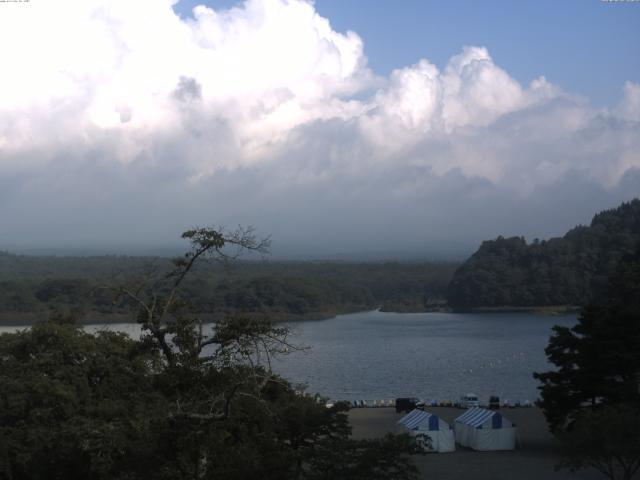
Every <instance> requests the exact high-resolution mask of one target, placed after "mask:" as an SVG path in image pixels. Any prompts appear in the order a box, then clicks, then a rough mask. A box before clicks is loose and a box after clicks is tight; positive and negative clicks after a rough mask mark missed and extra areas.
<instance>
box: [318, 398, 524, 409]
mask: <svg viewBox="0 0 640 480" xmlns="http://www.w3.org/2000/svg"><path fill="white" fill-rule="evenodd" d="M346 402H347V403H348V404H349V407H351V408H383V407H393V406H395V400H394V399H386V400H347V401H346ZM336 403H337V401H329V402H327V404H326V405H327V407H333V406H334V405H335V404H336ZM425 405H428V406H430V407H453V408H462V406H461V405H460V403H459V402H457V401H456V402H452V401H451V400H440V401H436V400H432V401H431V402H429V403H427V402H425ZM484 406H486V405H484ZM532 406H533V403H532V402H531V401H529V400H524V401H522V402H521V401H520V400H516V401H515V402H510V401H509V400H503V401H502V402H501V403H500V407H502V408H521V407H525V408H528V407H532ZM500 407H498V408H500ZM493 408H496V407H493Z"/></svg>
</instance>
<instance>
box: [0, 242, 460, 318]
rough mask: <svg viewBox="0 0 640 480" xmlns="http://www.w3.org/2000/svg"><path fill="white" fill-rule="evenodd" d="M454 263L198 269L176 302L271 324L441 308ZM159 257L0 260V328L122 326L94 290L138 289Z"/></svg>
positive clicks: (124, 306) (103, 293)
mask: <svg viewBox="0 0 640 480" xmlns="http://www.w3.org/2000/svg"><path fill="white" fill-rule="evenodd" d="M457 266H458V265H457V264H454V263H431V262H419V263H382V262H381V263H374V262H371V263H349V262H269V261H242V262H236V263H234V264H233V265H232V266H231V267H230V268H225V267H224V266H222V265H220V264H217V263H212V264H207V265H201V266H199V267H198V268H197V269H196V270H195V271H194V272H193V274H192V276H191V277H190V278H189V279H188V281H186V282H185V285H184V288H183V291H182V292H181V293H182V298H185V299H186V300H187V301H188V302H189V304H190V307H191V308H192V309H193V310H194V311H196V312H198V313H199V314H204V315H213V316H220V315H224V314H226V313H235V312H243V313H250V314H254V315H258V316H263V317H268V318H270V319H275V320H289V319H300V318H321V317H327V316H332V315H335V314H337V313H345V312H350V311H355V310H365V309H369V308H375V307H382V308H383V309H385V310H388V311H424V310H427V309H430V308H437V307H439V306H441V305H442V303H443V302H444V300H445V297H446V289H447V285H448V283H449V281H450V279H451V277H452V275H453V272H454V271H455V269H456V267H457ZM171 267H172V263H171V260H170V259H169V258H163V257H127V256H98V257H31V256H23V255H12V254H8V253H0V324H2V323H4V324H20V323H31V322H33V321H35V320H37V319H38V318H42V317H43V316H46V315H48V313H49V312H51V311H53V310H55V311H63V312H70V313H73V314H74V315H76V316H77V317H79V318H81V319H82V321H85V322H93V321H97V322H103V321H123V320H127V319H129V313H130V311H131V309H130V305H129V304H128V303H127V301H126V300H123V299H118V300H117V301H116V302H114V295H113V293H112V292H111V291H109V290H108V289H101V288H98V287H102V286H106V287H109V286H119V285H123V284H130V285H132V284H141V283H144V282H145V281H146V280H145V279H146V278H148V277H149V275H150V273H151V272H155V275H156V276H157V275H158V274H160V275H161V274H162V272H167V271H169V270H170V269H171Z"/></svg>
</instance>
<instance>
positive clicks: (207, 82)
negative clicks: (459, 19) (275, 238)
mask: <svg viewBox="0 0 640 480" xmlns="http://www.w3.org/2000/svg"><path fill="white" fill-rule="evenodd" d="M174 4H175V2H174V1H170V0H136V1H134V2H132V1H126V0H59V1H55V2H53V1H49V0H32V1H31V2H29V3H26V4H24V3H23V4H18V3H15V4H13V3H7V4H5V5H3V7H2V12H1V15H0V58H1V59H2V75H0V187H2V188H1V190H2V193H0V213H2V214H4V215H5V217H7V221H6V222H5V224H4V225H5V226H4V230H3V231H0V242H1V241H2V240H3V238H19V237H20V235H21V233H20V232H23V233H22V234H26V233H25V232H31V230H30V229H31V228H32V227H31V226H29V225H33V224H34V219H36V218H40V219H42V218H43V217H47V221H59V220H60V218H59V216H60V215H68V216H69V217H68V218H67V219H66V220H65V221H66V222H67V223H68V224H69V225H72V224H74V221H75V220H73V218H82V219H83V220H82V222H84V223H87V222H88V224H92V223H91V222H92V221H93V220H91V219H93V216H92V213H95V212H102V214H103V215H107V216H110V215H111V213H110V212H109V209H110V208H116V205H118V208H122V202H124V204H128V205H132V206H133V207H132V208H133V209H134V210H136V209H137V210H136V211H137V212H138V213H137V214H134V215H133V217H132V218H131V220H130V224H131V225H147V223H145V222H140V221H139V218H141V217H144V216H145V213H144V212H146V211H147V210H146V209H148V208H154V207H153V206H156V207H157V208H158V209H160V210H164V211H171V212H173V213H174V214H175V216H176V218H179V219H183V220H184V221H185V222H186V221H190V222H191V221H192V222H198V221H199V219H202V218H203V217H205V216H206V215H216V216H218V217H222V218H231V219H233V218H235V216H237V215H240V216H241V217H242V215H244V213H246V212H258V213H255V214H254V215H257V217H255V216H253V217H252V215H251V214H250V213H247V215H248V217H250V218H252V219H258V220H260V219H261V218H262V219H264V220H265V222H266V223H269V222H270V221H273V222H274V223H276V224H283V225H284V224H285V223H286V222H284V221H283V220H282V218H289V217H288V214H287V212H289V214H290V218H292V219H295V221H294V223H295V224H296V225H298V226H299V227H300V228H306V229H310V231H313V229H314V228H315V229H318V230H322V229H324V228H325V227H324V226H323V225H330V224H332V222H334V221H338V220H335V219H336V218H338V219H339V221H340V222H342V223H341V225H350V224H353V223H354V219H358V221H359V222H360V221H362V222H364V221H365V220H364V219H366V221H368V222H370V223H369V224H367V225H369V227H367V226H365V225H364V224H360V226H359V229H360V230H361V231H369V232H371V231H375V230H376V228H377V227H373V226H371V225H378V223H379V220H378V216H377V215H376V214H374V213H371V211H370V209H371V208H372V205H378V207H376V208H375V211H376V212H380V213H381V212H385V214H386V215H388V216H391V217H394V219H395V222H396V227H397V228H407V229H409V230H412V229H413V230H416V231H418V230H419V231H420V232H422V233H421V235H423V236H424V235H426V233H425V231H424V230H420V229H419V227H416V224H417V223H416V218H412V217H411V215H406V212H421V213H415V214H416V215H418V217H420V216H421V215H422V217H421V218H423V219H430V220H431V221H436V219H438V221H440V222H444V224H446V220H445V219H446V217H447V216H446V215H439V214H436V213H435V211H436V209H438V208H441V205H458V207H456V208H458V209H459V211H460V212H462V211H464V210H465V208H467V209H468V210H469V211H470V212H471V211H473V212H475V213H474V215H477V214H478V212H477V211H476V210H475V208H476V205H482V204H483V202H485V203H484V204H485V205H490V204H491V205H495V204H496V203H497V202H499V201H504V202H506V203H509V202H510V200H508V199H511V200H513V199H517V201H515V200H514V201H512V202H511V203H513V205H522V202H529V203H527V205H541V204H546V203H545V202H546V200H545V202H543V201H542V196H543V195H544V196H545V198H547V197H549V198H550V193H549V192H551V191H553V192H556V193H557V192H560V191H572V192H578V190H580V189H575V190H574V189H571V188H568V187H567V183H566V182H567V179H577V180H576V181H578V183H580V185H582V187H581V188H582V189H583V190H580V191H581V192H594V191H596V190H597V191H598V192H600V193H598V195H599V196H598V195H595V194H587V193H585V195H586V196H587V197H589V195H590V198H600V199H602V198H605V197H606V198H608V199H610V200H611V202H613V201H614V199H615V200H616V201H617V200H619V199H624V198H627V197H628V196H629V195H635V194H638V193H640V192H638V187H637V186H636V187H634V186H633V185H634V183H633V182H632V181H630V180H629V179H630V178H636V177H635V176H634V175H636V172H637V171H638V170H639V169H640V154H639V152H640V85H639V84H637V83H633V82H627V83H626V84H625V85H624V86H623V98H622V101H621V102H620V104H619V105H616V106H612V107H611V108H609V109H596V108H594V107H592V106H590V104H589V102H588V101H587V100H585V99H581V98H578V97H576V96H574V95H572V94H571V93H570V92H567V91H564V90H563V89H562V88H560V86H558V85H554V84H552V83H550V82H548V81H547V80H546V79H545V77H544V76H542V75H541V76H540V77H538V78H536V79H533V80H532V81H531V82H530V83H529V84H528V85H521V84H520V83H519V82H518V81H516V80H515V79H514V78H513V77H512V76H511V75H510V74H509V73H508V71H506V70H505V69H504V68H502V67H501V66H499V65H497V64H496V63H495V62H494V60H493V59H492V58H491V55H490V52H489V51H488V50H487V49H486V48H484V47H481V46H465V47H462V48H461V51H460V52H459V53H455V52H452V53H454V54H453V55H452V57H451V59H450V60H449V61H448V62H447V63H446V64H445V65H444V66H442V67H441V68H439V67H438V66H436V65H435V64H433V63H432V62H430V61H429V60H428V58H426V57H427V55H425V58H422V59H418V61H417V62H416V63H415V64H413V65H409V66H406V67H404V68H400V69H398V70H395V71H393V72H392V73H391V74H390V75H389V76H388V77H381V76H379V75H376V74H375V72H373V71H372V70H371V69H370V68H369V67H368V64H367V57H366V55H365V43H364V41H363V39H362V38H360V36H358V34H357V33H355V32H351V31H348V32H337V31H335V30H334V29H333V28H332V26H331V23H330V21H329V19H326V18H323V17H322V16H321V15H319V14H318V12H317V11H316V10H315V7H314V4H313V2H311V1H305V0H246V1H244V2H243V3H239V4H238V5H237V6H235V7H233V8H230V9H219V10H215V9H212V8H209V7H206V6H198V7H196V8H195V9H194V11H193V16H192V17H190V18H186V19H184V18H180V17H179V16H178V15H176V14H175V12H174V10H173V6H174ZM365 40H366V39H365ZM426 48H427V49H428V46H427V47H426ZM540 73H541V74H544V73H545V72H540ZM86 185H90V187H86ZM445 186H446V188H445ZM554 189H555V190H554ZM594 189H595V190H594ZM221 192H226V193H225V194H224V195H223V193H221ZM603 192H605V193H603ZM454 193H455V195H456V200H455V201H452V198H453V197H451V195H453V194H454ZM225 195H227V196H225ZM580 195H582V193H580V194H578V193H575V194H574V198H577V197H576V196H580ZM228 196H233V197H234V198H237V196H242V197H243V200H242V201H241V202H235V201H233V202H232V201H230V199H229V198H228ZM551 197H553V195H551ZM142 199H144V200H142ZM150 199H153V201H151V200H150ZM150 202H151V203H150ZM204 205H207V206H210V207H211V208H212V210H211V211H207V210H206V208H204V207H203V206H204ZM472 205H473V208H472ZM567 205H569V204H567ZM585 205H586V204H585ZM442 208H444V207H442ZM451 208H454V207H451ZM514 208H515V207H514ZM566 208H567V209H568V208H569V207H568V206H567V207H566ZM394 209H395V210H394ZM52 211H55V212H56V215H57V216H53V217H52V216H51V213H50V212H52ZM314 211H315V212H316V214H317V215H316V217H317V218H311V217H313V215H307V213H308V212H314ZM338 211H339V212H340V214H336V213H335V212H338ZM47 212H49V213H47ZM64 212H66V213H64ZM90 212H91V213H90ZM185 212H189V213H190V214H185ZM74 215H75V217H74ZM452 216H455V215H453V213H452ZM65 218H66V217H65ZM276 218H277V219H278V220H274V219H276ZM330 218H331V219H332V220H330ZM459 218H461V219H462V218H464V215H462V214H460V216H459ZM88 219H89V220H88ZM207 220H208V219H207ZM115 221H116V220H113V222H115ZM96 222H97V220H96ZM148 222H150V223H149V225H151V224H152V223H153V222H160V220H159V219H155V220H154V219H153V217H152V218H151V219H149V220H148ZM36 223H37V222H36ZM45 223H46V222H45ZM176 223H179V221H178V220H176ZM200 223H202V221H200ZM418 223H419V222H418ZM153 224H154V225H156V226H157V225H159V223H153ZM106 225H107V226H105V227H104V228H103V227H102V226H99V225H98V224H97V223H96V224H93V227H92V228H94V229H95V230H96V232H98V231H101V232H102V234H105V232H104V231H107V232H112V231H113V228H112V224H110V223H108V222H107V224H106ZM147 226H148V225H147ZM158 228H160V227H158ZM282 228H283V229H285V230H286V229H287V228H288V229H289V230H291V229H293V227H285V226H283V227H282ZM381 228H384V227H381ZM103 230H104V231H103ZM289 233H291V232H290V231H289ZM483 233H486V232H483ZM419 236H420V235H418V237H419ZM114 238H115V237H114Z"/></svg>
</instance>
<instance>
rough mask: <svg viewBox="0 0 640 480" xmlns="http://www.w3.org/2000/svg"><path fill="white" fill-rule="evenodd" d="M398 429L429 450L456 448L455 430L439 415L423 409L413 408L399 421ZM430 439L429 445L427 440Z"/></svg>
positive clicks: (439, 450)
mask: <svg viewBox="0 0 640 480" xmlns="http://www.w3.org/2000/svg"><path fill="white" fill-rule="evenodd" d="M397 426H398V429H399V430H401V431H403V432H406V433H409V434H410V435H411V436H413V437H415V439H416V441H417V442H418V444H420V445H421V446H422V448H424V449H425V450H426V451H429V452H440V453H443V452H453V451H454V450H455V449H456V445H455V441H454V439H453V430H451V427H450V426H449V424H448V423H447V422H445V421H443V420H441V419H440V418H439V417H438V416H436V415H434V414H432V413H429V412H425V411H422V410H412V411H411V412H409V413H408V414H407V415H405V416H404V417H402V418H401V419H400V420H398V422H397ZM426 438H429V439H430V445H429V446H428V444H427V442H426V441H425V440H426Z"/></svg>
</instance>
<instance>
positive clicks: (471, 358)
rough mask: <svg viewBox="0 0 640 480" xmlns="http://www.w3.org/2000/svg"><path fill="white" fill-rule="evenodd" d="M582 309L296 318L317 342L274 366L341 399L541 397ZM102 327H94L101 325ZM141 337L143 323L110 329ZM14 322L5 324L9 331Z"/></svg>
mask: <svg viewBox="0 0 640 480" xmlns="http://www.w3.org/2000/svg"><path fill="white" fill-rule="evenodd" d="M575 321H576V316H575V315H566V316H561V317H549V316H543V315H534V314H521V313H519V314H508V313H501V314H454V313H416V314H406V313H402V314H401V313H383V312H377V311H373V312H362V313H355V314H349V315H339V316H337V317H335V318H332V319H329V320H322V321H308V322H296V323H291V324H289V325H290V327H291V328H292V330H293V342H294V343H296V344H298V345H306V346H309V347H310V348H309V349H308V350H306V351H302V352H294V353H291V354H289V355H287V356H284V357H282V358H281V359H279V360H276V361H275V363H274V365H273V366H274V369H275V370H276V371H277V372H278V373H280V374H282V375H283V376H285V377H286V378H288V379H289V380H291V381H292V382H294V383H305V384H306V385H307V386H308V391H309V392H318V393H320V394H322V395H324V396H326V397H329V398H331V399H335V400H360V399H364V400H374V399H388V398H394V397H398V396H417V397H421V398H424V399H426V400H447V399H448V400H454V399H457V398H458V397H460V395H462V394H464V393H467V392H473V393H476V394H478V395H480V398H481V400H484V401H486V400H487V399H488V397H489V395H499V396H500V397H501V398H502V399H509V400H511V401H515V400H534V399H536V398H537V397H538V391H537V388H536V387H537V383H536V381H535V380H534V379H533V377H532V372H534V371H544V370H547V369H549V368H550V365H549V364H548V363H547V360H546V357H545V354H544V348H545V346H546V345H547V342H548V340H549V336H550V334H551V327H552V326H553V325H565V326H570V325H573V324H574V323H575ZM100 328H104V327H101V326H89V327H87V329H88V330H90V331H95V330H98V329H100ZM110 328H113V329H117V330H120V331H125V332H127V333H128V334H129V335H131V336H132V337H134V338H136V337H138V336H139V334H140V328H139V326H138V325H136V324H120V325H117V326H113V327H110ZM11 330H15V327H11V328H7V327H5V328H0V332H2V331H11Z"/></svg>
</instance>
